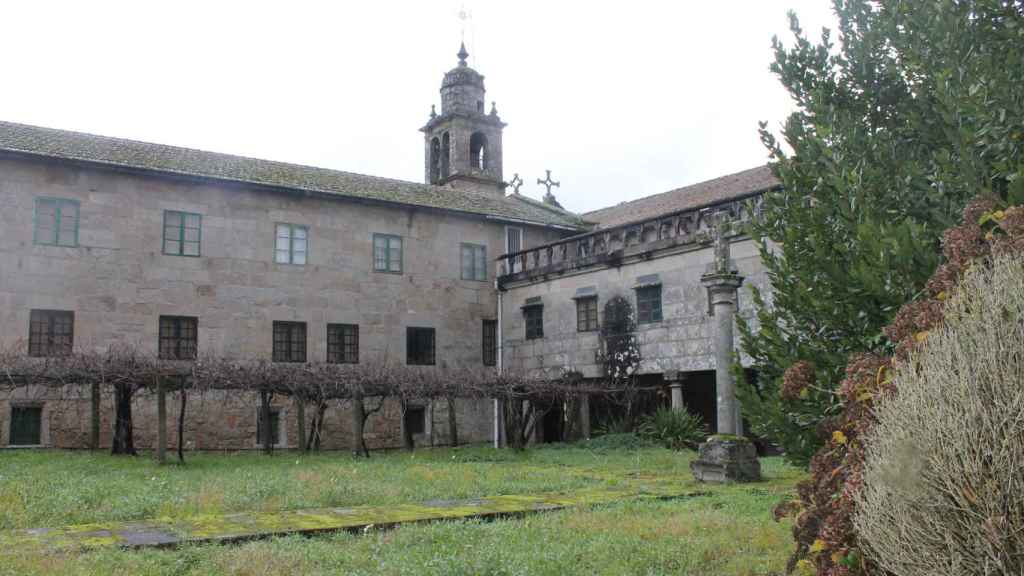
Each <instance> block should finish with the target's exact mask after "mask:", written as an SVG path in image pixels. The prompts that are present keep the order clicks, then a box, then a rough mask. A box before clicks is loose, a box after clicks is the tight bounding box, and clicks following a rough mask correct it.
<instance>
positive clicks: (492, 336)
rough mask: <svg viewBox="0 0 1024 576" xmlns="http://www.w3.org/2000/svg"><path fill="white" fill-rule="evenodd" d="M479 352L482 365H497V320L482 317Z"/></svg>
mask: <svg viewBox="0 0 1024 576" xmlns="http://www.w3.org/2000/svg"><path fill="white" fill-rule="evenodd" d="M480 346H481V349H482V350H481V352H482V353H483V358H482V361H483V365H484V366H497V365H498V321H497V320H490V319H486V318H485V319H484V320H483V323H482V334H481V337H480Z"/></svg>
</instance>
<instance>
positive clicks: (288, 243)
mask: <svg viewBox="0 0 1024 576" xmlns="http://www.w3.org/2000/svg"><path fill="white" fill-rule="evenodd" d="M308 253H309V228H307V227H305V226H299V225H297V224H278V225H277V226H276V227H275V237H274V262H277V263H278V264H296V265H299V266H302V265H305V264H306V255H307V254H308Z"/></svg>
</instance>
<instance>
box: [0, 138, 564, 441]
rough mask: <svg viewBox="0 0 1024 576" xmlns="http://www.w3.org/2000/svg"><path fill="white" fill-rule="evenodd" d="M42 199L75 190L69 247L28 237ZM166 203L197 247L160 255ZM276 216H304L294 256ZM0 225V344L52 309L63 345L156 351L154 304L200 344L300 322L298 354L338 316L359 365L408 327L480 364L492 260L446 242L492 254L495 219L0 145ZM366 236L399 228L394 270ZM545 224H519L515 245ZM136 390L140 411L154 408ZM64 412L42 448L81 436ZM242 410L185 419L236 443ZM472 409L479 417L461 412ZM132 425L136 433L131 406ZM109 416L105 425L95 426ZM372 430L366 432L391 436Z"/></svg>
mask: <svg viewBox="0 0 1024 576" xmlns="http://www.w3.org/2000/svg"><path fill="white" fill-rule="evenodd" d="M41 196H45V197H56V198H66V199H74V200H77V201H79V202H80V219H79V227H78V246H76V247H57V246H44V245H39V244H35V243H34V242H33V217H34V209H35V204H34V203H35V199H36V198H37V197H41ZM166 210H179V211H185V212H193V213H199V214H201V215H202V245H201V256H200V257H185V256H171V255H165V254H163V253H162V232H163V218H164V211H166ZM276 223H290V224H299V225H304V226H307V227H308V229H309V254H308V263H307V264H306V265H304V266H296V265H289V264H276V263H274V258H273V255H274V235H275V224H276ZM0 231H2V233H0V346H18V347H24V346H25V340H26V339H27V337H28V328H29V314H30V311H31V310H32V309H55V310H72V311H74V313H75V318H74V339H75V344H76V346H77V347H82V348H96V349H103V348H105V347H107V346H108V345H109V344H111V343H113V342H121V343H127V344H131V345H134V346H137V347H139V348H141V349H143V350H146V351H150V352H155V351H156V349H157V346H158V338H157V333H158V325H159V317H160V316H162V315H169V316H195V317H198V319H199V320H198V327H199V336H198V346H199V352H200V354H203V353H215V354H226V355H230V356H234V357H241V358H268V357H270V355H271V350H272V323H273V322H274V321H301V322H306V324H307V358H308V359H309V360H310V361H313V360H318V361H323V360H324V359H325V358H326V325H327V324H328V323H350V324H358V325H359V327H360V328H359V331H360V332H359V339H360V360H361V361H362V362H372V361H381V360H383V359H385V358H387V359H388V360H390V361H392V362H395V363H404V362H405V356H406V350H405V346H406V338H405V333H406V328H407V327H410V326H415V327H433V328H435V329H436V357H437V361H438V363H439V364H448V365H468V366H479V365H480V364H481V362H482V352H481V346H482V343H481V336H482V320H483V319H494V318H495V317H496V316H497V301H496V292H495V290H494V273H495V270H494V263H493V261H492V262H490V270H489V273H488V276H487V280H486V281H483V282H480V281H470V280H462V279H461V271H460V244H461V243H463V242H469V243H475V244H482V245H485V246H486V247H487V255H488V258H489V260H493V258H496V257H497V256H499V255H500V254H502V253H503V252H504V234H505V225H504V224H503V223H501V222H497V221H494V220H489V219H485V218H482V217H480V218H476V217H471V216H463V215H458V214H454V213H447V212H440V211H429V210H424V209H416V208H414V207H401V206H384V205H373V204H368V203H360V202H356V201H349V200H345V199H342V198H325V197H317V196H311V195H302V194H295V193H290V192H286V191H272V190H264V189H255V188H253V187H248V186H242V185H237V186H235V185H229V184H222V183H214V182H207V181H198V180H186V179H172V178H169V177H163V176H155V175H139V174H132V173H126V172H116V171H108V170H102V169H96V168H88V167H77V166H73V165H69V164H64V163H59V162H56V161H44V160H38V161H36V160H27V159H17V158H11V157H6V158H0ZM374 233H385V234H394V235H399V236H401V237H402V238H403V248H404V254H403V273H402V274H389V273H379V272H374V271H373V261H372V238H373V234H374ZM558 235H559V233H558V232H556V231H554V230H549V229H544V228H537V227H530V226H527V227H526V231H525V238H526V245H527V246H532V245H536V244H540V243H543V242H547V241H550V240H553V239H555V238H557V237H558ZM234 401H236V400H232V402H234ZM237 401H238V402H242V403H243V404H248V406H249V407H250V408H251V407H252V406H254V405H255V403H254V402H248V400H237ZM139 402H140V403H142V405H140V407H139V408H140V415H144V414H145V413H146V412H147V411H150V410H155V404H152V403H151V404H147V403H145V402H146V401H145V400H143V399H141V398H140V400H139ZM225 409H227V408H225ZM62 410H63V409H62ZM76 410H77V412H76V411H74V410H71V411H63V412H64V413H67V414H69V415H68V416H67V417H64V416H62V417H61V418H58V419H56V420H60V421H61V424H59V425H55V426H54V428H53V430H54V434H55V439H54V444H55V445H60V446H72V445H75V444H81V443H82V442H83V436H82V434H83V433H84V434H85V435H86V436H87V435H88V434H87V430H88V425H87V424H82V426H80V427H77V428H76V427H75V426H74V425H73V424H65V423H64V421H68V422H73V421H74V420H75V419H76V418H77V417H78V416H71V415H70V414H72V413H74V414H80V413H81V411H80V410H78V409H77V408H76ZM231 410H235V408H231ZM238 410H242V408H238ZM254 410H255V409H254V408H253V409H252V410H250V409H249V408H245V410H243V412H252V417H251V418H249V417H246V418H248V419H247V420H243V419H242V417H241V416H237V417H234V418H236V420H235V421H234V423H232V422H231V420H230V419H229V418H227V417H223V418H222V417H221V416H224V415H220V414H218V413H217V412H216V409H215V406H214V405H211V407H210V413H209V415H208V416H202V415H200V414H197V415H196V419H195V421H194V423H193V424H191V425H192V426H196V427H197V428H196V433H195V441H196V442H197V443H198V444H200V445H201V446H202V447H204V448H214V447H221V446H223V447H229V446H230V447H245V446H246V445H248V444H250V443H251V442H250V440H249V438H250V436H251V434H250V431H249V430H247V429H243V428H244V427H245V426H248V424H246V423H245V422H248V420H252V421H253V422H255V420H253V419H254V418H255V415H254V414H255V411H254ZM8 412H9V410H7V409H6V408H5V411H4V416H3V417H4V418H6V417H7V413H8ZM239 414H242V412H239ZM390 414H391V413H390V412H387V411H385V417H386V418H391V415H390ZM477 415H479V417H480V419H481V423H480V424H479V426H478V425H477V424H475V423H474V421H473V420H472V418H471V417H476V416H477ZM465 416H466V417H467V418H470V420H469V421H468V422H467V424H466V426H467V429H472V430H476V429H480V430H484V429H486V430H489V428H488V427H486V426H485V423H484V422H485V421H486V420H488V419H489V418H490V416H489V412H488V413H486V414H484V413H482V412H481V413H479V414H478V411H471V412H467V413H466V415H465ZM138 422H139V434H140V441H142V440H144V438H145V434H146V432H145V431H144V430H143V427H144V426H145V425H144V424H143V423H144V422H146V418H145V417H144V416H143V417H141V418H140V419H139V420H138ZM222 423H225V424H226V426H221V424H222ZM253 425H254V424H253ZM342 428H343V429H344V427H342ZM108 429H109V426H106V424H105V425H104V430H107V432H105V434H109V430H108ZM58 430H60V432H59V434H60V437H59V438H58V437H57V435H58ZM73 430H74V431H73ZM83 431H85V432H83ZM373 433H374V434H377V433H378V432H373ZM379 434H381V440H380V442H381V445H386V444H387V443H388V442H391V437H390V436H388V435H387V434H385V433H384V432H380V433H379ZM488 434H489V432H488ZM339 442H341V443H343V441H342V440H339Z"/></svg>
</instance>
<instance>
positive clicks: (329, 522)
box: [0, 482, 702, 557]
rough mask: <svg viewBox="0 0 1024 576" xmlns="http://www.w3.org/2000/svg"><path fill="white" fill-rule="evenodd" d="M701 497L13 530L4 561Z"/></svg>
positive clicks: (607, 493)
mask: <svg viewBox="0 0 1024 576" xmlns="http://www.w3.org/2000/svg"><path fill="white" fill-rule="evenodd" d="M700 494H702V493H701V492H694V491H693V490H692V489H684V488H683V487H681V486H680V485H679V484H677V483H657V482H655V483H650V484H646V483H645V484H644V485H642V486H640V485H635V484H634V485H631V486H630V485H627V486H623V487H622V488H621V489H607V488H605V489H597V488H594V489H585V490H579V491H576V492H574V493H572V494H539V495H507V496H492V497H487V498H476V499H471V500H434V501H430V502H424V503H421V504H398V505H394V506H354V507H350V508H315V509H306V510H285V511H278V512H243V513H235V514H216V515H214V514H200V515H193V516H188V517H182V518H169V517H161V518H154V519H151V520H145V521H137V522H102V523H94V524H78V525H74V526H64V527H61V528H33V529H23V530H7V531H2V532H0V557H2V556H3V555H4V554H9V553H19V552H25V551H27V550H36V551H75V550H83V549H94V548H104V547H121V548H147V547H173V546H178V545H180V544H186V543H188V544H194V543H205V542H225V543H226V542H235V541H242V540H253V539H260V538H270V537H274V536H284V535H288V534H305V535H314V534H319V533H324V532H338V531H342V530H346V531H351V532H361V531H365V530H370V529H377V528H390V527H393V526H398V525H401V524H407V523H414V522H433V521H439V520H464V519H469V518H495V517H508V516H519V515H524V514H530V513H535V512H544V511H550V510H560V509H563V508H569V507H576V506H590V505H597V504H606V503H611V502H617V501H621V500H627V499H645V498H655V499H665V498H682V497H689V496H697V495H700Z"/></svg>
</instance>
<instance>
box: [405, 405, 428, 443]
mask: <svg viewBox="0 0 1024 576" xmlns="http://www.w3.org/2000/svg"><path fill="white" fill-rule="evenodd" d="M405 431H406V433H408V434H409V435H410V436H412V435H413V434H423V433H425V432H426V431H427V408H426V407H425V406H408V407H406V409H405Z"/></svg>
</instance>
